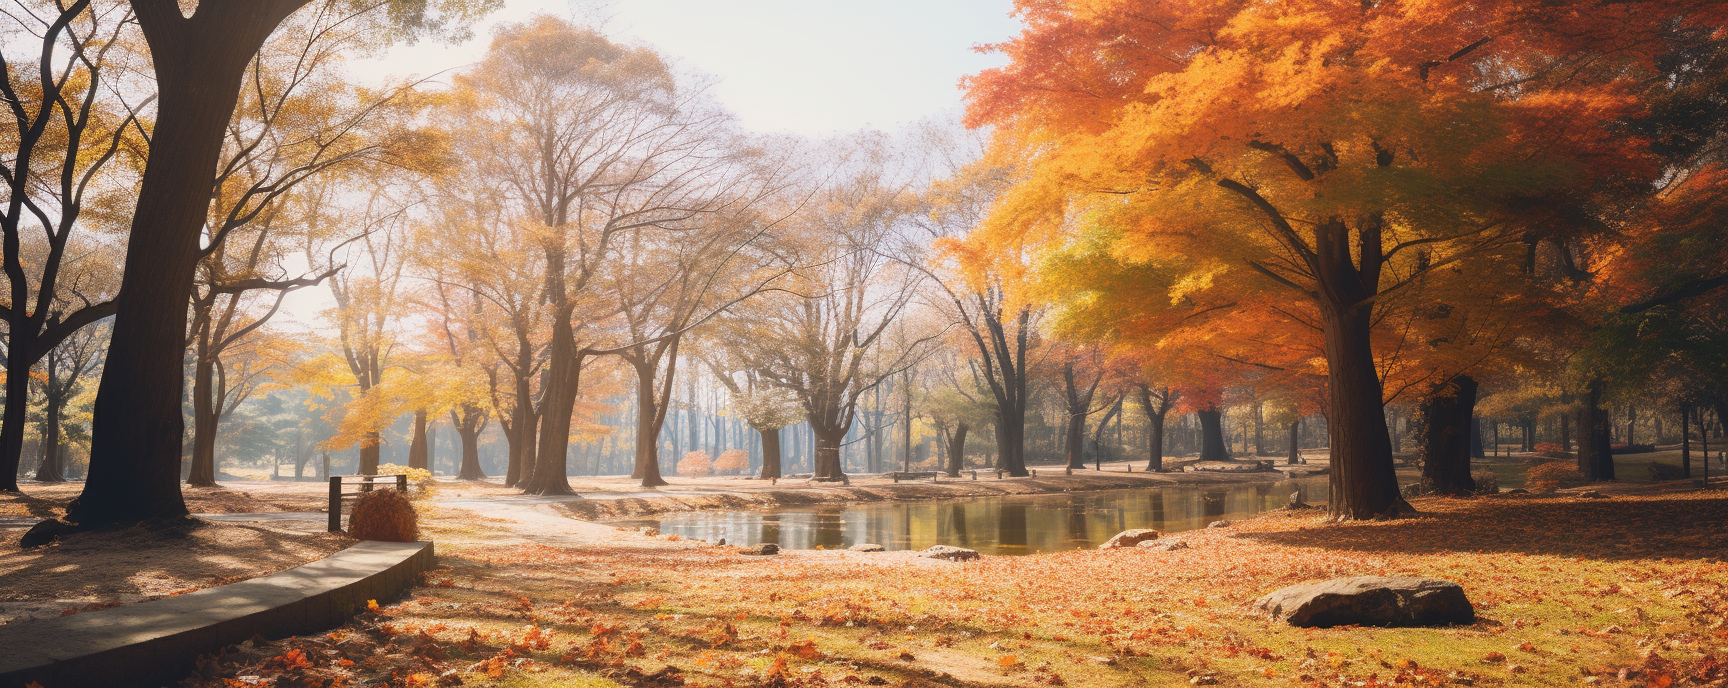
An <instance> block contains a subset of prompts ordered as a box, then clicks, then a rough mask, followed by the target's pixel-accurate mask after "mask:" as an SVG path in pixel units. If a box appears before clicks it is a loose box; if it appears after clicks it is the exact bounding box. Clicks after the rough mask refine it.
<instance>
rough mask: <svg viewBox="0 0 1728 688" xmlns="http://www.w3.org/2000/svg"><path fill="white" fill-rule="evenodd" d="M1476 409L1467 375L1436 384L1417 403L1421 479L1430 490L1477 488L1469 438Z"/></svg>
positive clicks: (1464, 492) (1455, 492) (1448, 491)
mask: <svg viewBox="0 0 1728 688" xmlns="http://www.w3.org/2000/svg"><path fill="white" fill-rule="evenodd" d="M1475 408H1476V381H1475V380H1473V379H1471V378H1470V376H1468V375H1459V376H1457V377H1454V378H1452V379H1451V380H1448V381H1446V382H1443V383H1441V384H1439V385H1436V386H1435V387H1434V389H1433V390H1431V391H1430V392H1429V393H1428V396H1427V398H1425V399H1423V400H1422V403H1421V404H1419V405H1418V406H1417V410H1416V413H1417V423H1418V426H1417V427H1418V430H1417V432H1418V433H1419V438H1418V439H1419V440H1420V441H1421V443H1422V481H1423V482H1424V483H1427V487H1428V489H1429V490H1430V491H1432V492H1435V493H1438V494H1446V495H1458V496H1462V495H1468V494H1470V493H1473V492H1475V491H1476V481H1475V480H1474V479H1473V478H1471V477H1470V441H1469V440H1470V419H1471V417H1472V416H1473V415H1474V412H1475Z"/></svg>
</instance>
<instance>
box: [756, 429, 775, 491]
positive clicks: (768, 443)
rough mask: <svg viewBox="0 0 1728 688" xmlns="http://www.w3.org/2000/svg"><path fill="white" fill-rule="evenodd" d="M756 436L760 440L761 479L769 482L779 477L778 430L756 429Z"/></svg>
mask: <svg viewBox="0 0 1728 688" xmlns="http://www.w3.org/2000/svg"><path fill="white" fill-rule="evenodd" d="M756 434H757V435H759V436H760V437H761V438H762V479H763V480H771V479H775V478H779V477H780V475H781V474H780V428H771V429H767V430H764V429H762V428H756Z"/></svg>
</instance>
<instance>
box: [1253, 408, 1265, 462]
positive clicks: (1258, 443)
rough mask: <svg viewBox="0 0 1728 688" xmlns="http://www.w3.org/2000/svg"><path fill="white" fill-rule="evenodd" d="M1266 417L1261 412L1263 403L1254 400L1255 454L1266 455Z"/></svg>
mask: <svg viewBox="0 0 1728 688" xmlns="http://www.w3.org/2000/svg"><path fill="white" fill-rule="evenodd" d="M1265 426H1266V417H1265V415H1264V414H1263V413H1262V412H1261V404H1260V402H1259V401H1258V400H1256V401H1255V402H1254V455H1255V456H1265V455H1266V428H1265Z"/></svg>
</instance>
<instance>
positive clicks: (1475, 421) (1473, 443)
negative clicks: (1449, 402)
mask: <svg viewBox="0 0 1728 688" xmlns="http://www.w3.org/2000/svg"><path fill="white" fill-rule="evenodd" d="M1561 420H1565V416H1561ZM1470 456H1471V458H1476V459H1480V458H1483V453H1482V419H1481V418H1478V417H1476V416H1471V417H1470Z"/></svg>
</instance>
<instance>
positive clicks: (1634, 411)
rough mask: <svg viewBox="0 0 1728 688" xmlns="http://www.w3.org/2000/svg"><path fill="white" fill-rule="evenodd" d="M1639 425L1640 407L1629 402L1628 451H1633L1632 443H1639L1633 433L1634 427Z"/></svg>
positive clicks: (1627, 416)
mask: <svg viewBox="0 0 1728 688" xmlns="http://www.w3.org/2000/svg"><path fill="white" fill-rule="evenodd" d="M1637 425H1638V407H1637V406H1634V405H1632V404H1627V405H1626V450H1627V451H1631V450H1632V445H1634V444H1637V439H1636V438H1635V437H1634V436H1633V434H1632V430H1633V428H1635V427H1637Z"/></svg>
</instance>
